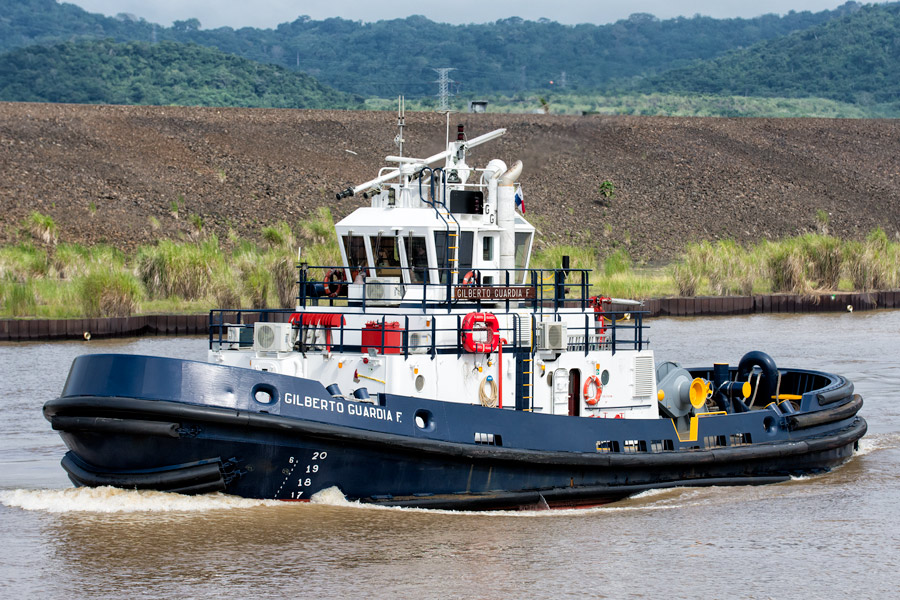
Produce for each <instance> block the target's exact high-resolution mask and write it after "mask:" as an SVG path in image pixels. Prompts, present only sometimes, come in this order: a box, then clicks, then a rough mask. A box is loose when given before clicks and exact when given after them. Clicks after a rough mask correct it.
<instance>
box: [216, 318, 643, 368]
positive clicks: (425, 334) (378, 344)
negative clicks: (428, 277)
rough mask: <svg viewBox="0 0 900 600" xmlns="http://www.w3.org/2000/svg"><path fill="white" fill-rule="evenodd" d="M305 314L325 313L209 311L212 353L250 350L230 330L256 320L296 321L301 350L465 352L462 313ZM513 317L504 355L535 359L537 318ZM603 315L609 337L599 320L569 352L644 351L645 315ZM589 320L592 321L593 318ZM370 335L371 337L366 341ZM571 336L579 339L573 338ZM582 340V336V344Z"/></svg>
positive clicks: (579, 333)
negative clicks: (414, 316)
mask: <svg viewBox="0 0 900 600" xmlns="http://www.w3.org/2000/svg"><path fill="white" fill-rule="evenodd" d="M495 312H496V314H498V315H503V314H505V313H502V312H499V311H495ZM304 314H306V315H319V314H325V313H315V312H314V311H299V312H297V311H294V310H291V309H263V310H256V309H215V310H211V311H210V313H209V347H210V349H211V350H216V349H222V348H227V349H240V348H245V349H247V348H250V347H252V339H253V336H252V335H249V336H244V337H243V341H242V340H241V337H242V336H240V335H238V336H236V337H237V341H234V339H232V341H229V340H228V330H229V329H232V328H236V329H237V330H238V332H240V331H241V330H249V329H252V328H254V326H255V323H257V322H267V323H292V327H293V328H294V329H296V330H297V340H298V343H300V345H299V349H300V350H303V351H319V350H322V351H328V350H329V349H331V350H334V349H336V350H337V351H338V352H363V349H364V348H370V347H374V348H376V349H377V350H378V354H381V355H384V354H402V355H403V356H404V357H405V358H408V357H409V355H410V354H422V355H430V356H431V358H432V359H434V357H435V356H436V355H437V354H442V353H451V354H456V355H457V357H459V356H462V354H463V353H464V352H465V350H464V349H463V347H462V343H461V336H460V328H461V324H462V316H463V315H462V313H456V314H454V315H445V316H443V317H441V316H440V315H431V316H430V318H428V317H420V319H425V323H424V324H422V325H419V326H417V327H413V326H411V321H410V316H409V315H401V314H397V313H391V312H386V311H371V310H368V311H366V313H365V314H361V313H359V312H352V311H346V312H345V311H333V310H330V311H328V313H327V314H329V315H336V316H339V317H340V318H337V319H334V320H333V321H332V323H335V325H334V326H331V327H329V326H322V325H315V324H311V323H309V322H307V321H306V320H305V319H303V318H302V317H294V318H293V319H292V316H293V315H304ZM510 314H511V316H512V319H511V324H510V326H509V327H501V328H499V330H498V332H497V334H496V335H499V336H500V338H501V339H503V340H505V341H506V343H504V344H503V347H504V349H509V350H504V351H521V352H526V353H528V354H529V355H531V356H533V355H534V353H535V352H536V351H537V348H536V346H535V335H536V333H537V331H536V325H537V321H536V319H537V317H538V315H537V314H533V315H522V314H518V313H510ZM604 314H605V315H606V316H610V317H611V318H610V322H609V324H608V325H607V326H606V329H607V331H606V334H605V339H604V336H603V335H601V334H600V333H598V332H597V330H596V322H595V323H594V324H593V325H590V323H588V324H587V325H586V327H585V329H581V328H580V327H576V328H573V329H571V330H570V331H571V333H570V334H569V337H570V339H569V340H568V343H567V349H568V350H570V351H571V350H575V351H578V350H581V349H582V345H584V346H586V347H589V349H590V350H611V351H612V352H615V351H616V349H617V348H619V349H628V348H631V349H635V350H641V349H643V347H644V345H645V344H646V342H644V341H643V333H642V332H643V329H644V328H645V325H644V324H643V319H642V316H643V315H642V313H634V312H632V313H628V314H630V315H632V318H633V320H629V321H625V322H624V323H621V324H619V320H618V319H617V318H616V317H617V316H619V315H625V314H626V313H616V312H607V313H604ZM348 316H354V317H357V318H361V319H363V322H364V323H365V324H364V325H361V326H353V324H352V323H350V322H347V319H346V317H348ZM585 316H586V317H590V315H585ZM525 317H530V318H529V326H530V327H531V328H532V332H531V336H530V337H531V343H530V344H529V345H528V347H522V340H521V339H520V337H519V333H520V330H521V329H522V327H523V324H522V323H521V319H523V318H525ZM439 320H440V321H441V323H440V324H439V323H438V321H439ZM623 321H624V319H623ZM357 322H359V321H357ZM337 323H339V325H337ZM401 324H402V326H401ZM373 325H374V326H373ZM320 330H321V332H322V333H323V334H329V335H330V341H329V339H328V335H326V336H325V338H324V339H323V341H322V343H317V342H316V341H315V339H314V340H313V341H312V343H311V345H307V344H306V342H305V340H306V339H307V337H308V334H309V333H310V331H313V332H319V331H320ZM584 332H587V333H584ZM617 332H620V333H621V335H620V336H617ZM335 334H336V335H335ZM313 337H314V336H313ZM366 337H368V338H369V339H365V338H366ZM573 337H574V338H576V339H574V340H573V339H572V338H573ZM357 338H358V339H357ZM414 338H415V339H414ZM578 338H583V340H580V339H578ZM348 339H349V340H350V341H348ZM423 339H428V342H427V343H426V344H425V345H423V344H422V340H423ZM351 342H352V343H351ZM367 342H369V343H367ZM373 342H374V343H373Z"/></svg>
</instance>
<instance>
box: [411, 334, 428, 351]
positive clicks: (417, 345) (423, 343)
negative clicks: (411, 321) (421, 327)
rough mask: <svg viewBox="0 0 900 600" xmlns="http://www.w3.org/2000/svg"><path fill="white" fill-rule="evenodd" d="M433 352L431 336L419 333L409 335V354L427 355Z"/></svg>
mask: <svg viewBox="0 0 900 600" xmlns="http://www.w3.org/2000/svg"><path fill="white" fill-rule="evenodd" d="M428 352H431V334H430V333H428V332H424V331H417V332H413V333H410V334H409V353H410V354H426V353H428Z"/></svg>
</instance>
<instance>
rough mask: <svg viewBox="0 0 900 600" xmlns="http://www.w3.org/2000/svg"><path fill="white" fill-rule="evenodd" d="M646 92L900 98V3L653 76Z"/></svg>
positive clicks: (858, 99) (871, 99) (863, 100)
mask: <svg viewBox="0 0 900 600" xmlns="http://www.w3.org/2000/svg"><path fill="white" fill-rule="evenodd" d="M640 87H641V89H643V90H645V91H669V92H687V93H705V94H719V95H743V96H787V97H808V96H818V97H821V98H831V99H834V100H839V101H842V102H852V103H857V104H863V105H866V104H871V103H873V102H874V103H889V102H893V103H897V102H900V4H897V3H892V4H883V5H868V6H865V7H862V8H861V9H860V10H858V11H854V13H853V14H851V15H848V16H846V17H843V18H840V19H834V20H831V21H829V22H827V23H823V24H822V25H819V26H816V27H813V28H811V29H808V30H806V31H802V32H797V33H794V34H792V35H789V36H786V37H783V38H779V39H776V40H772V41H769V42H764V43H760V44H758V45H756V46H753V47H752V48H748V49H746V50H741V51H736V52H732V53H730V54H728V55H726V56H723V57H721V58H718V59H715V60H711V61H706V62H702V63H699V64H696V65H693V66H690V67H686V68H681V69H675V70H672V71H669V72H668V73H665V74H662V75H659V76H656V77H651V78H649V79H648V80H647V81H645V82H644V83H642V84H641V86H640Z"/></svg>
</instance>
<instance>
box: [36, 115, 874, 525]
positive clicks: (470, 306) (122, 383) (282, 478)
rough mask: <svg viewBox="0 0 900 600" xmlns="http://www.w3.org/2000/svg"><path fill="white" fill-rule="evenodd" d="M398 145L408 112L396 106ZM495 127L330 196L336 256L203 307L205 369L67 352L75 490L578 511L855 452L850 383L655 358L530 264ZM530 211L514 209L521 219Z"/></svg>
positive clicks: (642, 335) (583, 294)
mask: <svg viewBox="0 0 900 600" xmlns="http://www.w3.org/2000/svg"><path fill="white" fill-rule="evenodd" d="M400 124H401V135H400V138H399V139H401V140H402V113H401V119H400ZM504 133H505V130H503V129H500V130H496V131H492V132H490V133H486V134H484V135H481V136H478V137H475V138H473V139H467V136H466V132H465V131H464V128H463V127H462V126H460V127H459V128H458V132H457V139H456V140H453V141H451V140H448V143H447V147H446V150H445V151H443V152H441V153H439V154H436V155H434V156H430V157H428V158H424V159H419V158H413V157H406V156H403V155H402V146H401V150H400V155H399V156H388V157H387V158H386V162H387V163H388V165H389V166H387V167H385V168H383V169H382V170H381V171H380V173H379V175H378V177H376V178H374V179H372V180H371V181H367V182H365V183H363V184H360V185H357V186H356V187H354V188H349V189H347V190H345V191H343V192H341V193H339V194H338V195H337V196H338V198H345V197H349V196H356V195H360V194H361V195H363V196H364V197H365V198H367V199H369V200H370V206H367V207H363V208H359V209H357V210H356V211H355V212H353V213H351V214H350V215H349V216H347V217H346V218H345V219H343V220H341V221H340V222H338V223H337V224H336V226H335V227H336V232H337V236H338V240H339V243H340V253H341V260H342V264H341V265H333V266H326V267H316V266H310V265H307V264H305V263H301V264H300V265H299V288H298V290H299V291H298V298H297V305H296V307H294V308H292V309H285V310H268V311H259V310H254V311H245V310H214V311H211V313H210V322H209V324H210V334H209V353H208V360H207V361H206V362H199V361H190V360H175V359H169V358H159V357H150V356H134V355H121V354H100V355H87V356H81V357H78V358H77V359H76V360H75V361H74V363H73V364H72V367H71V371H70V373H69V377H68V380H67V381H66V384H65V387H64V389H63V391H62V394H61V395H60V397H59V398H57V399H54V400H51V401H49V402H47V403H46V404H45V405H44V408H43V411H44V416H45V417H46V418H47V419H48V420H49V421H50V423H51V424H52V427H53V429H55V430H58V431H59V432H60V435H61V436H62V439H63V440H64V442H65V444H66V446H67V447H68V449H69V451H68V452H67V453H66V454H65V456H64V457H63V459H62V466H63V468H64V469H65V470H66V471H67V473H68V475H69V478H70V479H71V480H72V482H73V483H74V484H75V485H77V486H102V485H111V486H117V487H122V488H132V489H134V488H136V489H152V490H161V491H170V492H179V493H184V494H200V493H206V492H225V493H228V494H235V495H238V496H244V497H250V498H270V499H280V500H295V501H296V500H300V501H305V500H309V499H310V497H311V496H313V494H315V493H317V492H319V491H322V490H325V489H328V488H332V487H337V488H338V489H340V491H341V492H342V493H343V494H344V495H345V496H346V497H347V498H348V499H350V500H355V501H360V502H364V503H373V504H379V505H395V506H407V507H426V508H443V509H510V508H519V507H529V506H536V505H540V506H549V507H579V506H591V505H598V504H602V503H607V502H612V501H616V500H619V499H622V498H625V497H627V496H629V495H632V494H635V493H638V492H641V491H644V490H648V489H653V488H669V487H676V486H710V485H749V484H768V483H775V482H781V481H785V480H788V479H789V478H790V477H791V476H794V475H801V474H808V473H819V472H824V471H827V470H829V469H830V468H832V467H835V466H836V465H839V464H841V463H843V462H844V461H846V460H848V459H849V458H850V457H851V456H852V454H853V451H854V449H856V448H857V444H858V440H859V439H860V438H861V437H862V436H863V435H864V434H865V432H866V422H865V420H864V419H863V418H862V417H860V416H857V412H858V411H859V410H860V408H861V407H862V398H861V397H860V396H859V395H857V394H854V389H853V384H852V383H851V382H849V381H848V380H847V379H845V378H844V377H842V376H840V375H833V374H828V373H822V372H817V371H810V370H805V369H785V368H782V367H778V366H776V365H775V363H774V361H773V360H772V358H771V357H769V356H768V355H766V354H764V353H762V352H758V351H752V352H749V353H747V354H746V355H745V356H744V357H743V358H742V359H741V360H740V362H739V364H738V365H736V366H729V365H728V364H724V363H723V364H714V365H713V366H711V367H710V366H707V367H699V368H685V367H683V366H681V365H679V364H677V363H674V362H661V363H659V364H657V363H656V361H655V357H654V354H653V351H652V350H651V349H650V348H649V346H648V339H647V333H646V330H647V326H646V325H645V324H644V316H645V315H644V313H643V312H642V311H641V310H640V309H641V306H640V304H639V303H634V302H631V303H629V302H626V301H622V300H616V299H612V298H607V297H603V296H598V295H592V291H591V290H592V288H591V284H590V272H589V271H587V270H582V269H573V268H569V265H568V264H566V263H567V261H565V260H564V261H563V264H562V265H561V268H558V269H537V268H531V266H530V264H529V262H530V256H531V250H532V244H533V241H534V236H535V228H534V227H533V226H532V225H531V224H529V223H528V221H526V220H525V218H524V205H523V204H522V203H521V202H520V199H521V192H520V188H519V187H518V185H517V183H516V181H517V179H518V177H519V175H520V174H521V172H522V163H521V162H516V163H515V164H514V165H512V166H508V165H506V164H505V163H504V162H503V161H501V160H497V159H495V160H491V161H490V162H488V163H487V165H486V166H484V167H482V168H475V167H472V166H469V164H468V163H467V162H466V160H467V152H468V151H469V150H470V149H472V148H474V147H476V146H478V145H480V144H483V143H485V142H488V141H490V140H492V139H495V138H497V137H499V136H501V135H503V134H504ZM519 207H521V208H522V210H521V212H520V211H519V210H518V209H519Z"/></svg>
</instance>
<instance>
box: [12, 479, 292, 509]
mask: <svg viewBox="0 0 900 600" xmlns="http://www.w3.org/2000/svg"><path fill="white" fill-rule="evenodd" d="M0 503H2V504H4V505H6V506H10V507H15V508H21V509H24V510H34V511H44V512H50V513H67V512H91V513H135V512H203V511H209V510H227V509H234V508H252V507H255V506H278V505H280V504H281V503H280V502H278V501H277V500H252V499H248V498H239V497H237V496H228V495H226V494H220V493H216V494H204V495H202V496H184V495H182V494H172V493H167V492H154V491H149V490H123V489H119V488H114V487H108V486H107V487H95V488H88V487H81V488H68V489H63V490H22V489H19V490H2V491H0Z"/></svg>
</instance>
